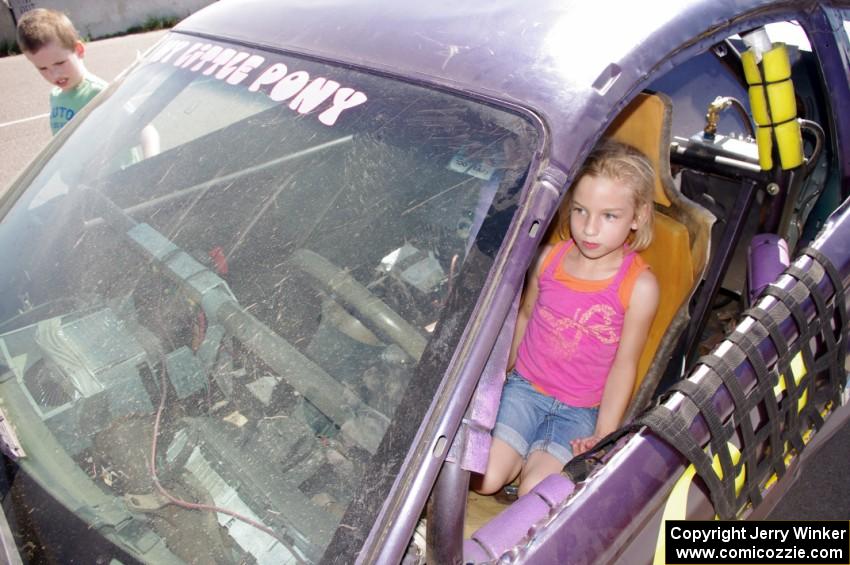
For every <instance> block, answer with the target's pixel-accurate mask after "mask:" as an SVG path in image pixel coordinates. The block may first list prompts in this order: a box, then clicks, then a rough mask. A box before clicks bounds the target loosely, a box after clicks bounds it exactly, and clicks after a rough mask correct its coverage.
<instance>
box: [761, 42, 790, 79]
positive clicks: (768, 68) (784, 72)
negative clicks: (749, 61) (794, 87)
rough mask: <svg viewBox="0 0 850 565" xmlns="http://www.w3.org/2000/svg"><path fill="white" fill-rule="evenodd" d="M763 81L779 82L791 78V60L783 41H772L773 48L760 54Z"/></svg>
mask: <svg viewBox="0 0 850 565" xmlns="http://www.w3.org/2000/svg"><path fill="white" fill-rule="evenodd" d="M762 68H763V69H764V82H768V83H770V82H779V81H783V80H787V79H789V78H791V61H790V59H789V58H788V49H787V48H786V47H785V44H784V43H779V42H777V43H774V44H773V49H771V50H770V51H768V52H766V53H765V54H764V55H763V56H762Z"/></svg>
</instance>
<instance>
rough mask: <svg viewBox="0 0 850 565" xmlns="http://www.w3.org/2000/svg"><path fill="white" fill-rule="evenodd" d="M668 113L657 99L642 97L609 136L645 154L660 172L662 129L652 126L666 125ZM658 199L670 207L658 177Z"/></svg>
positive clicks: (656, 188)
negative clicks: (665, 119)
mask: <svg viewBox="0 0 850 565" xmlns="http://www.w3.org/2000/svg"><path fill="white" fill-rule="evenodd" d="M665 111H666V107H665V106H664V102H663V101H662V100H661V99H660V98H658V97H657V96H652V95H650V94H645V93H642V94H639V95H638V96H637V98H635V99H634V100H633V101H632V103H631V104H629V106H628V107H627V108H626V109H625V110H623V111H622V112H620V115H619V116H617V118H616V119H615V120H614V121H613V122H612V123H611V126H610V127H609V128H608V131H607V136H608V137H612V138H614V139H616V140H617V141H621V142H623V143H626V144H628V145H631V146H632V147H636V148H638V149H640V150H641V151H643V153H644V154H645V155H646V156H647V157H649V160H650V161H652V167H653V168H654V169H655V170H656V171H657V170H659V167H660V155H659V148H660V146H661V128H660V127H658V126H657V125H652V124H661V123H663V121H664V113H665ZM665 150H669V149H665ZM654 199H655V202H657V203H658V204H661V205H662V206H670V199H669V198H668V197H667V194H666V193H665V192H664V185H663V184H661V178H660V177H659V176H658V175H655V196H654Z"/></svg>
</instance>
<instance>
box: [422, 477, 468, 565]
mask: <svg viewBox="0 0 850 565" xmlns="http://www.w3.org/2000/svg"><path fill="white" fill-rule="evenodd" d="M468 491H469V471H464V470H463V469H462V468H461V467H460V465H459V464H457V463H451V462H449V461H446V462H445V463H443V468H442V469H441V470H440V475H439V476H438V477H437V482H436V484H435V485H434V490H433V491H432V492H431V504H429V505H428V529H427V533H426V537H425V539H426V547H427V549H426V552H425V556H426V562H428V563H446V564H449V563H461V562H462V561H463V522H464V519H465V518H466V504H463V503H462V502H461V501H464V500H466V496H467V493H468Z"/></svg>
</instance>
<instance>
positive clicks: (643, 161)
mask: <svg viewBox="0 0 850 565" xmlns="http://www.w3.org/2000/svg"><path fill="white" fill-rule="evenodd" d="M585 175H592V176H594V177H604V178H607V179H611V180H614V181H617V182H619V183H622V184H624V185H625V186H627V187H628V188H629V189H631V193H632V198H633V200H632V202H633V203H634V207H635V213H636V214H640V216H639V217H638V224H637V225H638V227H637V229H636V230H635V232H634V233H633V234H632V235H630V236H629V240H628V246H629V248H630V249H632V250H634V251H642V250H644V249H646V248H647V247H649V244H650V243H652V227H653V223H654V222H653V219H654V215H655V213H654V212H655V209H654V205H653V202H654V199H655V169H653V167H652V162H651V161H650V160H649V158H648V157H647V156H646V155H644V154H643V153H642V152H641V151H639V150H638V149H635V148H634V147H632V146H631V145H627V144H625V143H622V142H620V141H615V140H613V139H605V140H603V141H602V142H600V143H599V144H598V145H597V146H596V147H595V148H594V149H593V151H592V152H591V153H590V155H589V156H588V158H587V159H586V160H585V162H584V165H583V166H582V168H581V170H580V171H579V174H578V176H577V177H576V180H575V182H574V183H573V186H575V185H576V184H577V183H578V181H579V180H581V179H582V177H584V176H585ZM572 194H573V191H572V190H570V191H569V192H568V193H567V197H566V198H565V200H564V204H563V205H562V208H561V210H562V213H561V221H560V225H559V226H558V234H559V235H560V236H561V238H563V239H567V238H569V237H570V235H569V233H570V215H569V213H568V212H566V211H568V210H569V209H570V206H571V204H572Z"/></svg>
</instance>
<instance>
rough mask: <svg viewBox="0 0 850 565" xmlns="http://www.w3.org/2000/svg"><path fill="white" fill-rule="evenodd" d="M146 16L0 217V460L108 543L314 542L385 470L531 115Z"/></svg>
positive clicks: (249, 546) (296, 547)
mask: <svg viewBox="0 0 850 565" xmlns="http://www.w3.org/2000/svg"><path fill="white" fill-rule="evenodd" d="M170 37H171V39H170V40H169V42H167V43H166V44H164V46H161V47H160V50H159V51H155V52H153V53H152V54H149V55H148V57H147V59H145V60H143V61H142V62H141V63H140V64H139V65H138V66H137V67H136V68H135V69H134V70H133V71H132V72H130V73H129V74H128V75H127V76H126V77H125V78H124V79H123V81H121V82H120V83H119V84H118V85H117V87H115V88H114V89H113V90H112V91H111V92H110V93H109V94H108V95H107V96H105V97H104V98H102V99H99V101H98V103H96V105H94V106H92V107H91V108H88V109H87V110H86V112H85V113H83V114H81V116H80V117H79V120H77V121H76V123H72V125H71V126H69V127H68V132H65V133H64V134H63V135H64V136H65V137H64V143H61V144H58V148H57V149H56V151H55V152H54V153H53V154H52V155H51V156H50V158H49V159H47V160H46V161H45V162H44V164H43V166H42V167H41V168H40V169H38V170H37V171H36V173H34V174H33V175H32V178H31V180H29V181H28V183H29V184H28V187H26V191H25V192H24V193H23V194H22V195H21V197H20V198H19V199H18V200H17V202H16V203H15V204H14V207H13V208H12V209H11V210H10V211H9V213H8V214H7V216H6V217H5V219H4V221H3V223H2V224H0V246H2V249H0V252H2V257H3V262H4V268H3V271H2V277H3V281H2V283H3V288H4V289H10V291H8V292H4V293H3V294H2V295H0V371H2V375H3V378H2V382H0V395H2V397H3V399H4V400H5V404H4V406H5V408H6V409H7V416H8V417H9V419H10V420H11V421H12V422H14V425H15V427H16V430H17V431H18V435H19V439H20V442H21V445H22V448H23V449H24V450H25V451H26V453H27V457H26V458H25V459H23V460H22V461H21V470H22V472H23V473H25V474H27V476H29V477H31V478H32V479H33V480H34V481H35V482H36V483H37V484H39V485H41V486H42V487H43V488H45V489H47V492H48V493H49V495H50V496H52V497H55V498H56V499H57V500H59V501H60V502H61V503H62V504H63V505H64V506H65V507H67V508H68V509H69V510H70V511H72V512H73V513H74V514H76V516H77V517H78V518H79V519H80V520H83V521H85V522H87V523H88V524H89V525H91V527H92V528H95V529H97V530H98V531H99V532H100V533H102V534H103V535H105V536H107V537H109V538H110V539H111V540H112V541H114V542H115V543H116V544H117V545H118V546H119V547H120V548H122V550H123V551H125V552H126V553H127V554H129V555H131V556H133V557H136V558H139V559H141V560H147V561H151V560H153V561H157V560H158V559H159V558H163V559H164V557H163V556H170V557H169V559H170V558H171V557H175V558H176V559H177V560H178V561H179V560H182V561H190V560H191V561H193V562H204V563H212V562H219V563H226V562H232V563H241V562H254V561H256V562H259V563H265V562H269V563H271V562H273V563H286V562H296V561H297V562H300V561H305V560H306V561H315V560H318V559H320V557H321V556H322V554H323V552H324V549H325V547H326V546H327V544H328V543H329V542H330V539H331V537H332V536H333V534H334V532H335V530H336V529H337V528H338V527H345V523H344V520H343V517H344V515H345V512H346V508H347V507H348V505H349V503H350V502H351V500H352V499H353V498H354V497H364V496H369V494H368V493H370V492H380V491H381V490H382V486H383V487H385V486H386V485H388V484H390V483H391V482H392V481H393V480H394V477H395V473H396V472H397V471H398V468H399V465H400V462H401V460H402V459H403V457H404V454H405V453H406V451H407V449H408V447H409V445H410V442H412V438H413V434H414V433H415V431H416V429H417V428H418V426H419V423H418V422H419V421H421V418H422V416H423V415H424V412H425V410H426V409H427V407H428V404H429V402H430V401H431V399H432V398H433V396H434V391H435V390H436V387H437V385H438V384H439V381H440V379H441V378H442V375H443V373H444V371H445V369H446V367H447V365H448V362H449V359H450V356H451V353H452V351H453V349H454V345H455V344H456V343H457V342H458V340H459V338H460V335H461V333H462V332H463V330H464V327H465V324H466V322H467V320H468V318H469V316H470V314H471V312H472V309H473V307H474V305H475V301H476V299H477V296H478V295H479V293H480V290H481V288H482V286H483V284H484V281H485V279H486V275H487V273H488V271H489V269H490V267H491V266H492V264H493V261H494V258H495V253H496V251H497V250H498V249H499V247H500V245H501V242H502V240H503V239H504V237H505V234H506V232H507V230H508V227H509V222H510V218H511V217H512V215H513V213H514V211H515V210H516V207H517V202H518V200H519V194H520V192H521V189H522V187H523V185H524V182H525V178H526V175H527V171H528V168H529V166H530V161H531V155H532V153H533V151H534V149H535V147H536V145H537V144H538V136H537V133H536V130H535V129H534V127H533V126H532V125H531V124H530V123H529V122H528V121H526V120H525V119H524V118H522V117H520V116H518V115H516V114H514V113H511V112H509V111H506V110H504V109H500V108H495V107H493V106H490V105H487V104H485V103H483V102H478V101H473V100H468V99H464V98H461V97H459V96H454V95H450V94H447V93H444V92H439V91H436V90H430V89H425V88H422V87H419V86H414V85H412V84H407V83H404V82H401V81H396V80H391V79H389V78H386V77H381V76H377V75H368V74H364V73H361V72H355V71H353V70H350V69H346V68H337V67H333V66H329V65H325V64H320V63H317V62H315V61H311V60H307V59H296V58H294V57H283V56H280V55H277V54H273V53H265V52H261V51H256V50H248V49H245V48H243V47H231V46H227V45H224V44H220V43H215V42H208V43H203V42H201V43H200V44H198V43H197V42H196V41H195V40H190V39H187V38H181V37H180V36H178V35H172V36H170ZM204 45H206V47H204ZM243 75H244V76H243ZM13 242H26V245H20V244H14V243H13ZM389 436H392V442H390V441H387V437H389ZM151 462H153V464H151ZM378 467H380V468H381V469H382V470H383V472H382V473H374V472H373V471H374V469H375V468H378ZM385 490H386V489H384V491H385ZM379 506H380V505H379V504H374V505H371V507H372V508H373V509H374V510H375V511H377V508H379ZM157 556H158V557H157Z"/></svg>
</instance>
